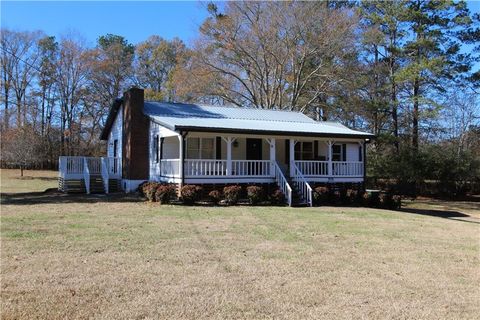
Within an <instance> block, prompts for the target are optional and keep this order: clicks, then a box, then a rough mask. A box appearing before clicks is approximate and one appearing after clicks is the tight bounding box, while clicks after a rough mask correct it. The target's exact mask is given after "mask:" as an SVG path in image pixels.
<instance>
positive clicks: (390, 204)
mask: <svg viewBox="0 0 480 320" xmlns="http://www.w3.org/2000/svg"><path fill="white" fill-rule="evenodd" d="M379 202H380V205H381V206H382V208H386V209H399V208H400V206H401V198H400V196H394V195H393V194H391V193H390V192H387V193H382V194H381V195H380V198H379Z"/></svg>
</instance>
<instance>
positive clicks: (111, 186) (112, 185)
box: [108, 179, 122, 193]
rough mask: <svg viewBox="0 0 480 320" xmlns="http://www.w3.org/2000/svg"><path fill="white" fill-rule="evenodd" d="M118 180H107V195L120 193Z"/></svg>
mask: <svg viewBox="0 0 480 320" xmlns="http://www.w3.org/2000/svg"><path fill="white" fill-rule="evenodd" d="M120 191H122V189H121V188H120V179H108V193H112V192H120Z"/></svg>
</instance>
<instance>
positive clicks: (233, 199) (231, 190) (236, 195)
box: [223, 185, 242, 205]
mask: <svg viewBox="0 0 480 320" xmlns="http://www.w3.org/2000/svg"><path fill="white" fill-rule="evenodd" d="M241 192H242V187H240V186H236V185H234V186H226V187H225V188H223V195H224V197H225V202H226V203H227V204H228V205H233V204H236V203H237V202H238V199H240V194H241Z"/></svg>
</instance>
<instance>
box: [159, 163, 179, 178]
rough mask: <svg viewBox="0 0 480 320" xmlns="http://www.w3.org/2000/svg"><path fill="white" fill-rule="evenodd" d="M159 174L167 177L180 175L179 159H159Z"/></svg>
mask: <svg viewBox="0 0 480 320" xmlns="http://www.w3.org/2000/svg"><path fill="white" fill-rule="evenodd" d="M159 166H160V176H162V177H168V178H178V177H180V159H163V160H160V163H159Z"/></svg>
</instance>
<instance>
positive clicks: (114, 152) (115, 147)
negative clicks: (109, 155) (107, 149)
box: [113, 139, 118, 158]
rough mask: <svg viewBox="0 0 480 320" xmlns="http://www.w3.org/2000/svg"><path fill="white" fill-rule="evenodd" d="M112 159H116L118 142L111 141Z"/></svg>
mask: <svg viewBox="0 0 480 320" xmlns="http://www.w3.org/2000/svg"><path fill="white" fill-rule="evenodd" d="M113 157H115V158H116V157H118V140H117V139H115V140H113Z"/></svg>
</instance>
